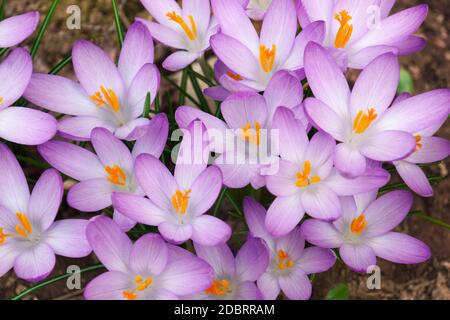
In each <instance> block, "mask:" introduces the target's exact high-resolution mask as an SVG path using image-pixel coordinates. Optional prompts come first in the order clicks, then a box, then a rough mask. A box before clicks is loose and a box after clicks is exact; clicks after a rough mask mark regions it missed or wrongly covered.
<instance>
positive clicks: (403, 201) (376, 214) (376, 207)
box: [364, 190, 413, 237]
mask: <svg viewBox="0 0 450 320" xmlns="http://www.w3.org/2000/svg"><path fill="white" fill-rule="evenodd" d="M412 203H413V197H412V194H411V193H410V192H408V191H403V190H397V191H392V192H389V193H386V194H384V195H383V196H381V197H380V198H378V199H377V200H375V201H374V202H372V203H371V204H370V205H369V207H368V208H367V209H366V210H365V212H364V215H365V218H366V221H367V228H366V230H364V235H366V236H368V237H375V236H379V235H382V234H384V233H386V232H388V231H391V230H392V229H394V228H395V227H396V226H398V225H399V224H400V223H401V222H402V221H403V220H404V219H405V217H406V216H407V215H408V212H409V210H410V209H411V207H412Z"/></svg>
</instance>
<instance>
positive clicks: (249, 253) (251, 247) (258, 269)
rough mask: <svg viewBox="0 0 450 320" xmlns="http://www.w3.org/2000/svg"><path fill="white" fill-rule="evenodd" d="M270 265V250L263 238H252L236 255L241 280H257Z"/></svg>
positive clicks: (237, 272) (238, 274) (237, 271)
mask: <svg viewBox="0 0 450 320" xmlns="http://www.w3.org/2000/svg"><path fill="white" fill-rule="evenodd" d="M268 266H269V250H268V248H267V246H266V244H265V242H264V240H262V239H258V238H250V239H249V240H247V242H246V243H245V244H244V245H243V246H242V247H241V249H240V250H239V252H238V253H237V255H236V274H237V276H238V277H239V280H240V281H256V280H258V278H259V277H260V276H261V275H262V274H263V273H264V272H265V271H266V270H267V267H268Z"/></svg>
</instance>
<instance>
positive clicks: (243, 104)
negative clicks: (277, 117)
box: [221, 92, 268, 129]
mask: <svg viewBox="0 0 450 320" xmlns="http://www.w3.org/2000/svg"><path fill="white" fill-rule="evenodd" d="M221 110H222V114H223V117H224V119H225V121H226V123H227V124H228V125H229V126H230V128H232V129H242V127H245V126H246V124H247V123H250V124H251V125H252V127H253V126H255V123H256V122H258V123H259V124H260V125H261V128H264V127H265V124H266V121H267V117H268V112H267V105H266V101H265V100H264V98H263V97H262V96H260V95H259V94H257V93H253V92H238V93H234V94H232V95H231V96H229V97H228V98H227V99H226V100H225V101H224V102H223V103H222V106H221Z"/></svg>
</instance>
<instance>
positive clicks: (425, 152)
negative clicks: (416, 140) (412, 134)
mask: <svg viewBox="0 0 450 320" xmlns="http://www.w3.org/2000/svg"><path fill="white" fill-rule="evenodd" d="M420 143H421V145H422V146H421V148H419V149H418V150H416V151H415V152H414V153H413V154H412V155H410V156H409V157H408V161H410V162H414V163H433V162H437V161H441V160H444V159H445V158H447V157H448V156H449V155H450V141H448V140H447V139H444V138H439V137H423V138H421V141H420Z"/></svg>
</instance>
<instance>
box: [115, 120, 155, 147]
mask: <svg viewBox="0 0 450 320" xmlns="http://www.w3.org/2000/svg"><path fill="white" fill-rule="evenodd" d="M149 123H150V120H148V119H147V118H142V117H141V118H137V119H134V120H131V121H129V122H128V123H126V124H125V125H123V126H122V127H120V128H118V129H117V130H116V131H115V132H114V135H115V136H116V137H117V138H119V139H120V140H126V141H135V140H137V139H139V138H142V137H143V136H144V134H145V132H146V129H147V126H148V124H149Z"/></svg>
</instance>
